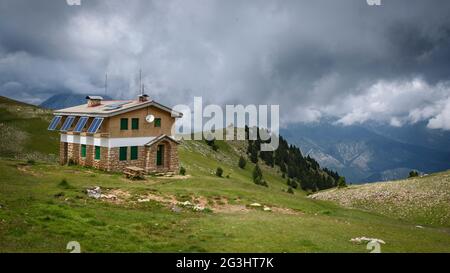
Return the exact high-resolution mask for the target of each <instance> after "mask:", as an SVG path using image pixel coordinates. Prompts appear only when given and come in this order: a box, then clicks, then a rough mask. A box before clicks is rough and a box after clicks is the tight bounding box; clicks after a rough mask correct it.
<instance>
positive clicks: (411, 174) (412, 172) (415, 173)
mask: <svg viewBox="0 0 450 273" xmlns="http://www.w3.org/2000/svg"><path fill="white" fill-rule="evenodd" d="M418 176H419V173H418V172H417V171H410V172H409V178H413V177H418Z"/></svg>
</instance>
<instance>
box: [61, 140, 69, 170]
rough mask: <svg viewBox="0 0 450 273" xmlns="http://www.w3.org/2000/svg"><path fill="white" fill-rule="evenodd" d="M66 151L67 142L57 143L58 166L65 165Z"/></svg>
mask: <svg viewBox="0 0 450 273" xmlns="http://www.w3.org/2000/svg"><path fill="white" fill-rule="evenodd" d="M67 150H68V143H67V142H60V143H59V164H61V165H66V164H67V162H68V159H67V156H68V153H67Z"/></svg>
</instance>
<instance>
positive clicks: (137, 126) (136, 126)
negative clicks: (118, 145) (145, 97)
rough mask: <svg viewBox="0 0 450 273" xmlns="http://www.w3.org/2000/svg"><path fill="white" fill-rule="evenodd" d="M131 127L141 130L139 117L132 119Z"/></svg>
mask: <svg viewBox="0 0 450 273" xmlns="http://www.w3.org/2000/svg"><path fill="white" fill-rule="evenodd" d="M131 129H132V130H139V119H138V118H134V119H132V120H131Z"/></svg>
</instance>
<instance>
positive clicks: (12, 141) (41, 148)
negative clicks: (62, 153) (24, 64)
mask: <svg viewBox="0 0 450 273" xmlns="http://www.w3.org/2000/svg"><path fill="white" fill-rule="evenodd" d="M51 118H52V113H51V111H48V110H44V109H42V108H39V107H36V106H34V105H30V104H26V103H21V102H18V101H15V100H11V99H8V98H5V97H1V96H0V139H1V142H0V157H13V158H17V159H32V160H41V161H56V157H57V155H58V148H59V147H58V145H57V143H58V140H59V135H58V133H55V132H49V131H47V127H48V124H49V122H50V120H51Z"/></svg>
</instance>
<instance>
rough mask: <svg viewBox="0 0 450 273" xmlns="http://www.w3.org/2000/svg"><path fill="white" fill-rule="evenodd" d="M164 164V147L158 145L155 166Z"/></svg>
mask: <svg viewBox="0 0 450 273" xmlns="http://www.w3.org/2000/svg"><path fill="white" fill-rule="evenodd" d="M163 162H164V145H158V150H157V152H156V166H162V165H163Z"/></svg>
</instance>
